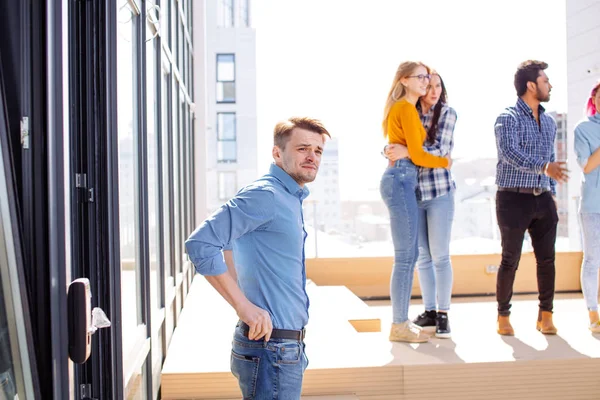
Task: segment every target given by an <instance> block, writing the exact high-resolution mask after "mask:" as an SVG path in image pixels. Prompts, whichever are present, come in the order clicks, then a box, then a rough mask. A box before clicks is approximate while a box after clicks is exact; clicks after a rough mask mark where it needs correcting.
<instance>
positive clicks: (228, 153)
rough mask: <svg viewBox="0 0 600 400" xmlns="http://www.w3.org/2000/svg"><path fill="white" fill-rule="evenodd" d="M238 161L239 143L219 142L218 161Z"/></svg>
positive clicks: (233, 141)
mask: <svg viewBox="0 0 600 400" xmlns="http://www.w3.org/2000/svg"><path fill="white" fill-rule="evenodd" d="M236 160H237V142H236V141H235V140H232V141H220V142H217V161H219V162H235V161H236Z"/></svg>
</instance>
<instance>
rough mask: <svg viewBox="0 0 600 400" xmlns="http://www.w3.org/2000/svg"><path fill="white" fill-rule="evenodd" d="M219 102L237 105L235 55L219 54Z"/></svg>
mask: <svg viewBox="0 0 600 400" xmlns="http://www.w3.org/2000/svg"><path fill="white" fill-rule="evenodd" d="M217 102H218V103H235V55H234V54H217Z"/></svg>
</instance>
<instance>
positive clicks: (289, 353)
mask: <svg viewBox="0 0 600 400" xmlns="http://www.w3.org/2000/svg"><path fill="white" fill-rule="evenodd" d="M274 349H275V351H276V352H277V362H278V363H279V364H298V363H299V362H300V361H301V360H302V348H301V347H300V343H292V342H290V343H277V344H276V345H275V346H274Z"/></svg>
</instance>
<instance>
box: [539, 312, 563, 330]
mask: <svg viewBox="0 0 600 400" xmlns="http://www.w3.org/2000/svg"><path fill="white" fill-rule="evenodd" d="M536 328H537V330H538V331H540V332H542V333H543V334H544V335H556V332H558V329H556V327H555V326H554V323H553V322H552V313H551V312H550V311H541V310H540V312H539V313H538V320H537V324H536Z"/></svg>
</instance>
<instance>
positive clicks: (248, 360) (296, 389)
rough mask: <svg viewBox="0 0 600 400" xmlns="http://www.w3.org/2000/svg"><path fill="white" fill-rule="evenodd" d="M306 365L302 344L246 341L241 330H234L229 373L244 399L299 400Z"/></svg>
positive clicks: (237, 328)
mask: <svg viewBox="0 0 600 400" xmlns="http://www.w3.org/2000/svg"><path fill="white" fill-rule="evenodd" d="M307 366H308V359H307V358H306V355H305V354H304V342H301V341H298V340H289V339H271V340H269V341H268V342H265V341H264V340H249V339H248V338H247V337H246V336H244V333H243V331H242V329H241V328H240V327H236V328H235V334H234V336H233V346H232V350H231V372H232V373H233V375H234V376H235V377H236V378H237V380H238V383H239V385H240V389H241V391H242V396H243V399H244V400H271V399H278V400H298V399H299V398H300V393H301V391H302V378H303V377H304V371H305V370H306V367H307Z"/></svg>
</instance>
